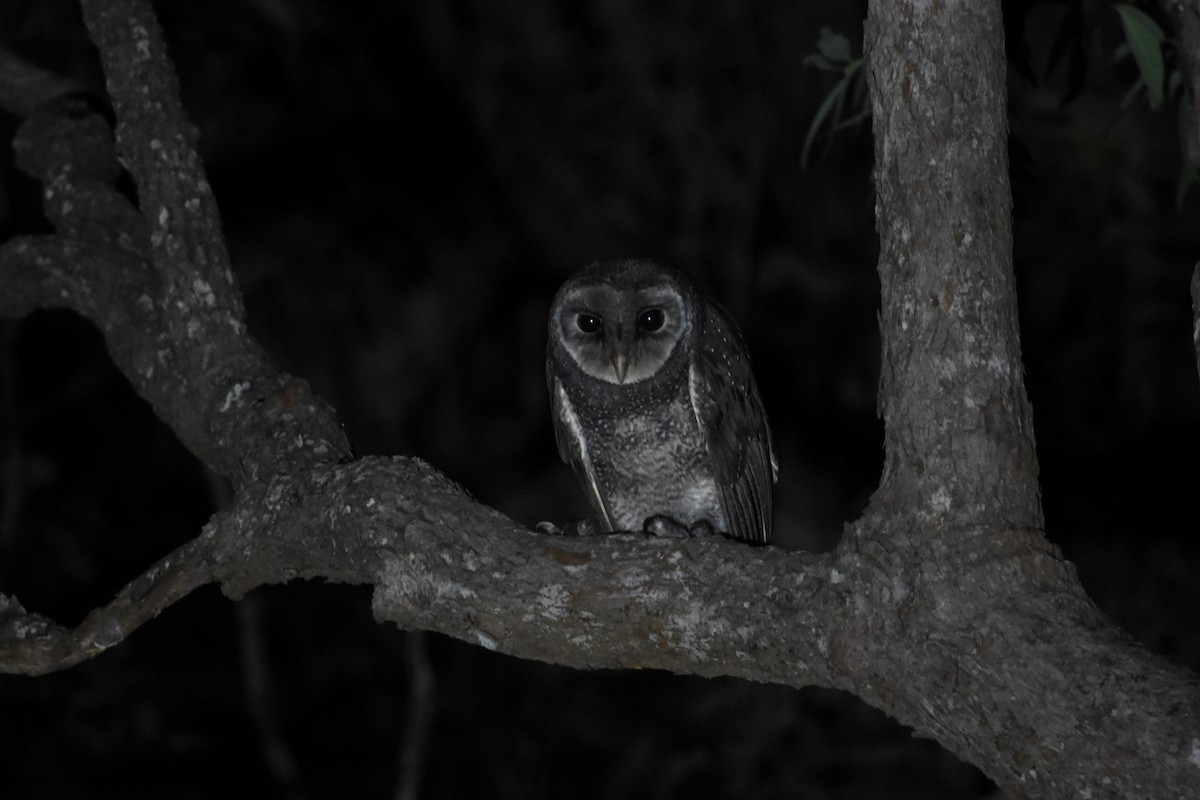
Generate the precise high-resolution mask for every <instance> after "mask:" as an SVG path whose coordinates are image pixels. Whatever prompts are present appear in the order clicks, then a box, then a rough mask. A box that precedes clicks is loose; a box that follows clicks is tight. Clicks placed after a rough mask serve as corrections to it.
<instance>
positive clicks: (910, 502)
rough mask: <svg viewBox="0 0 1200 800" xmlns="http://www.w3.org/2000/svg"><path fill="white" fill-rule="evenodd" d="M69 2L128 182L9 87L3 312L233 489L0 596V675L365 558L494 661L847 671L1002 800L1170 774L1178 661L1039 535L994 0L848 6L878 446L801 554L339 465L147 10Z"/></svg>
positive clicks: (1186, 746) (1174, 780)
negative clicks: (171, 610)
mask: <svg viewBox="0 0 1200 800" xmlns="http://www.w3.org/2000/svg"><path fill="white" fill-rule="evenodd" d="M84 6H85V16H86V19H87V21H88V24H89V26H90V29H91V32H92V35H93V37H94V39H95V41H96V43H97V45H98V47H99V48H100V51H101V53H102V54H103V56H104V63H105V68H106V70H107V73H108V77H109V81H110V92H111V94H112V96H113V99H114V105H115V107H116V111H117V116H118V127H117V140H116V147H117V148H118V149H119V151H120V154H121V157H122V159H123V160H124V162H125V163H126V164H127V165H129V169H130V172H131V173H132V175H133V177H134V179H135V181H136V182H137V185H138V195H139V198H140V202H141V206H140V208H134V207H133V206H131V205H129V203H128V202H127V200H126V199H125V197H124V196H123V195H121V194H120V193H117V192H115V191H113V190H112V188H111V186H110V185H109V184H110V181H111V180H112V178H113V176H114V175H115V174H116V170H117V167H116V163H117V162H116V160H115V153H114V146H113V142H112V140H111V138H110V137H109V136H108V133H107V129H106V128H105V127H104V125H103V124H102V120H101V119H100V118H99V117H97V116H80V115H79V114H78V113H77V112H71V113H66V111H68V110H64V109H61V108H56V107H54V106H50V107H47V108H43V109H42V110H41V111H39V112H37V113H36V114H35V115H34V116H33V117H31V119H30V120H29V121H28V122H27V123H26V125H25V126H24V127H23V128H22V131H21V133H20V134H19V137H18V142H17V147H18V152H19V153H20V157H21V163H22V164H23V166H24V168H25V169H26V170H27V171H29V172H30V173H31V174H34V175H36V176H37V177H38V178H39V179H41V180H43V181H44V183H45V184H46V185H47V187H48V188H51V189H53V192H52V194H51V196H52V197H53V200H54V202H52V203H48V204H47V209H46V210H47V216H48V217H49V218H50V219H51V221H52V222H53V223H54V224H55V226H56V230H57V233H56V234H55V235H53V236H46V237H38V238H24V239H18V240H13V241H10V242H8V243H6V244H5V245H4V246H3V247H2V248H0V283H2V284H3V285H4V289H5V290H4V292H2V293H0V313H3V314H5V315H10V316H16V315H20V314H24V313H27V312H28V311H29V310H30V309H32V308H35V307H42V306H62V307H68V308H73V309H75V310H77V311H78V312H79V313H81V314H83V315H85V316H87V317H88V318H89V319H92V320H93V321H95V322H96V324H97V325H98V326H99V327H100V328H101V330H103V331H104V334H105V336H106V338H107V341H108V344H109V348H110V350H111V352H112V354H113V359H114V361H115V362H116V363H117V364H118V366H120V367H121V369H122V370H123V371H124V372H125V374H126V375H127V376H128V377H129V380H130V381H131V383H132V384H133V385H134V387H135V388H136V389H137V390H138V391H139V392H140V393H141V394H142V395H143V396H145V397H146V398H147V399H149V400H150V402H151V403H152V404H153V405H154V408H155V410H156V411H157V413H158V414H159V415H160V416H161V417H162V418H163V420H164V421H166V422H167V423H168V424H169V425H171V426H172V428H173V429H174V430H175V431H176V432H177V433H178V434H179V436H180V438H181V440H182V441H184V442H185V443H186V444H187V445H188V446H189V447H190V448H191V449H192V451H193V452H194V453H196V455H197V456H198V457H199V458H201V459H202V460H204V461H205V463H206V464H208V465H209V466H210V467H211V468H213V469H214V470H216V471H217V472H219V473H221V474H224V475H226V476H228V477H230V478H231V479H232V481H233V483H234V486H235V489H236V496H235V499H234V501H233V503H232V504H231V506H230V507H229V508H227V509H225V510H223V511H221V512H219V513H218V514H216V515H215V516H214V517H213V519H212V520H211V521H210V522H209V524H208V525H207V526H206V527H205V529H204V531H203V532H202V533H201V534H200V536H198V537H197V538H196V539H195V540H194V541H192V542H190V543H189V544H187V545H185V546H184V547H182V548H180V550H178V551H177V552H175V553H172V554H171V555H169V556H167V557H166V558H164V559H163V560H162V561H161V562H159V563H158V564H155V565H153V566H152V567H151V568H150V569H149V570H147V572H146V573H145V574H144V575H143V576H141V577H139V578H138V579H136V580H134V581H133V582H131V583H130V584H129V585H128V586H127V587H126V588H125V590H123V591H122V592H121V594H120V595H119V596H118V597H117V599H116V600H115V601H114V602H113V603H112V604H111V605H109V606H107V607H105V608H102V609H98V610H97V611H95V612H93V614H92V615H90V616H89V617H88V618H87V619H86V620H85V621H84V622H83V623H82V624H81V625H80V626H78V627H77V628H74V629H66V628H62V627H60V626H58V625H56V624H55V623H54V622H52V621H50V620H47V619H45V618H43V617H40V616H38V615H36V614H32V613H28V612H26V611H25V610H24V609H23V608H22V607H21V606H20V604H19V603H18V602H17V601H16V599H15V598H0V669H3V670H4V671H9V672H24V673H40V672H46V671H49V670H54V669H61V668H63V667H66V666H69V665H71V664H74V663H78V662H79V661H81V660H83V659H85V658H89V657H91V656H93V655H95V654H97V653H99V652H102V651H103V650H104V649H106V648H108V647H112V646H115V645H117V644H119V643H120V642H121V641H123V639H124V638H125V637H126V636H128V635H129V633H130V632H131V631H132V630H133V629H135V628H136V627H137V626H138V625H140V624H142V623H143V622H146V621H148V620H150V619H152V618H153V617H154V616H155V615H156V614H157V613H158V612H159V611H161V610H162V609H163V608H165V607H166V606H168V605H170V604H171V603H173V602H174V601H175V600H177V599H178V598H179V597H182V596H183V595H185V594H186V593H187V592H189V591H191V590H192V589H193V588H194V587H196V586H198V585H201V584H203V583H206V582H212V581H216V582H219V583H220V584H221V585H222V588H223V589H224V590H225V591H226V593H227V594H229V595H230V596H234V597H237V596H240V595H241V594H244V593H245V592H246V591H249V590H250V589H252V588H254V587H255V586H258V585H260V584H263V583H272V582H284V581H287V580H291V579H293V578H296V577H317V576H320V577H325V578H329V579H332V580H337V581H346V582H355V583H368V584H371V585H373V586H374V587H375V595H374V601H373V604H374V609H375V612H376V615H377V616H378V617H379V618H380V619H381V620H389V621H392V622H395V623H396V624H397V625H399V626H401V627H404V628H408V629H428V630H436V631H440V632H443V633H446V634H449V635H452V636H456V637H459V638H461V639H465V640H467V641H472V642H476V643H478V644H480V645H482V646H484V647H488V648H494V649H499V650H503V651H505V652H508V653H512V654H515V655H518V656H522V657H525V658H531V659H538V660H543V661H549V662H555V663H560V664H568V665H572V666H581V667H610V668H622V667H633V666H637V667H657V668H662V669H668V670H673V671H676V672H689V673H698V674H703V675H737V676H741V677H744V678H748V679H751V680H757V681H769V682H775V683H782V684H787V685H792V686H805V685H810V684H818V685H824V686H836V687H840V688H846V689H849V690H851V691H853V692H855V693H856V694H858V695H859V696H860V697H863V698H864V699H866V700H867V701H868V702H871V703H872V704H874V705H877V706H879V707H880V708H882V709H884V710H885V711H887V712H888V713H891V714H893V715H894V716H896V717H897V718H899V719H900V720H902V721H904V722H905V723H907V724H910V725H912V726H913V727H914V728H915V729H916V730H917V732H918V733H920V734H922V735H927V736H931V737H933V738H936V739H937V740H938V741H940V742H941V743H942V744H944V745H945V746H947V747H948V748H950V749H951V750H953V751H955V752H957V753H958V754H960V755H961V756H963V757H964V758H966V759H967V760H968V761H971V762H972V763H974V764H976V765H978V766H980V767H981V768H982V769H983V770H984V771H985V772H987V774H989V775H990V776H992V777H993V778H994V779H995V780H996V781H997V782H998V783H999V784H1000V785H1001V786H1003V787H1004V788H1005V789H1006V790H1007V791H1009V792H1010V793H1011V794H1013V795H1016V796H1028V797H1097V798H1098V797H1186V796H1194V795H1195V791H1196V787H1197V786H1200V688H1198V686H1197V682H1196V679H1195V678H1194V676H1191V675H1189V674H1187V673H1186V672H1184V671H1183V670H1180V669H1177V668H1174V667H1171V666H1170V665H1168V664H1165V663H1163V662H1162V661H1161V660H1159V659H1156V658H1154V657H1152V656H1150V655H1148V654H1147V653H1146V652H1144V651H1143V650H1142V649H1141V648H1139V647H1137V646H1136V645H1135V644H1134V643H1133V642H1131V641H1130V640H1129V639H1128V637H1127V636H1125V635H1124V634H1123V633H1121V632H1120V631H1119V630H1117V629H1115V628H1113V627H1112V626H1111V625H1110V624H1108V623H1107V622H1106V621H1105V620H1104V619H1103V618H1102V616H1101V615H1100V614H1099V613H1098V612H1097V610H1096V609H1095V607H1094V606H1093V605H1092V603H1091V602H1090V601H1089V600H1088V598H1087V597H1086V596H1085V595H1084V593H1083V591H1082V589H1081V588H1080V586H1079V583H1078V581H1077V580H1076V576H1075V574H1074V570H1073V569H1072V567H1071V565H1070V564H1068V563H1067V562H1065V561H1064V560H1063V559H1062V557H1061V556H1060V554H1059V553H1058V551H1057V550H1056V549H1055V548H1054V547H1053V546H1051V545H1050V544H1049V543H1048V542H1047V541H1046V540H1045V538H1044V536H1043V535H1042V531H1041V528H1042V517H1041V510H1040V506H1039V502H1038V495H1037V464H1036V460H1035V456H1034V444H1033V434H1032V426H1031V422H1030V410H1029V404H1028V401H1027V399H1026V396H1025V392H1024V388H1023V385H1022V376H1021V361H1020V354H1019V351H1020V348H1019V341H1018V337H1017V326H1016V314H1015V307H1014V306H1015V300H1014V297H1015V295H1014V292H1013V278H1012V270H1011V263H1010V262H1011V246H1010V236H1011V234H1010V217H1009V202H1010V200H1009V193H1008V184H1007V178H1006V174H1007V165H1006V159H1005V127H1006V126H1005V116H1004V63H1003V40H1002V37H1003V30H1002V27H1001V24H1000V10H999V3H998V2H995V1H994V0H992V1H990V2H966V0H956V1H953V2H940V3H933V4H929V3H917V2H911V3H882V2H876V3H873V4H872V5H871V9H870V17H869V20H868V26H867V43H866V50H867V55H868V58H869V63H870V65H871V73H870V74H871V91H872V100H873V105H874V112H875V126H876V154H877V161H878V164H877V170H876V175H877V184H878V195H879V208H878V218H879V232H880V237H881V244H882V248H881V249H882V255H881V258H880V265H879V271H880V278H881V284H882V287H883V305H882V313H881V318H880V333H881V336H882V338H883V354H884V365H883V379H882V381H881V386H880V408H881V412H882V413H883V416H884V419H885V422H886V425H887V434H886V447H887V454H886V470H885V475H884V478H883V481H882V483H881V485H880V487H879V490H878V491H877V493H876V494H875V496H874V498H873V500H872V503H871V505H870V507H869V508H868V510H867V512H866V513H865V514H864V516H863V518H862V519H860V520H858V521H857V522H856V523H854V524H853V525H851V526H849V527H848V529H847V532H846V536H845V537H844V540H843V541H842V543H841V544H840V546H839V547H838V548H837V550H836V551H835V552H834V553H831V554H824V555H813V554H805V553H785V552H781V551H778V550H775V549H772V548H750V547H746V546H743V545H739V544H735V543H730V542H724V541H685V542H663V541H653V540H649V541H648V540H645V539H643V538H641V537H600V538H596V539H568V538H557V537H550V536H546V535H541V534H536V533H533V532H530V531H527V530H524V529H523V528H522V527H521V526H519V525H517V524H516V523H514V522H513V521H511V520H509V519H507V518H506V517H504V516H503V515H501V514H499V513H498V512H495V511H493V510H491V509H489V508H486V507H484V506H481V505H480V504H478V503H476V502H474V501H473V500H472V499H471V498H470V497H469V496H468V495H466V494H465V493H464V492H462V491H461V490H460V489H459V488H458V487H457V486H455V485H454V484H453V483H451V482H450V481H448V480H447V479H446V478H445V477H443V476H442V475H440V474H439V473H438V472H437V471H436V470H434V469H433V468H432V467H430V466H428V465H426V464H423V463H422V462H419V461H417V460H414V459H405V458H395V459H380V458H371V459H358V460H352V459H350V458H349V456H348V445H347V443H346V442H345V439H344V437H343V436H342V434H341V432H340V430H339V429H338V426H337V421H336V418H335V417H334V416H333V414H332V413H331V411H330V409H329V408H328V407H327V406H326V405H325V404H323V403H322V402H320V401H319V399H317V398H314V397H313V396H312V395H311V393H310V392H309V391H308V390H307V387H306V385H305V384H304V383H303V382H302V381H299V380H297V379H295V378H292V377H291V376H288V375H285V374H283V373H280V372H278V371H277V370H275V369H274V368H273V367H272V366H271V365H270V363H269V362H268V361H267V359H266V358H265V357H264V356H263V355H262V352H261V349H260V348H259V347H258V345H257V344H256V343H255V342H254V341H253V340H252V339H251V338H250V337H249V336H248V335H247V334H246V331H245V326H244V324H243V312H242V308H241V301H240V297H239V295H238V292H237V290H236V286H235V285H234V284H233V281H232V278H231V277H230V276H231V274H232V273H231V272H230V271H229V269H228V264H227V258H226V256H225V251H224V247H223V245H221V243H220V234H219V230H220V226H219V220H218V219H217V216H216V209H215V205H213V203H212V202H211V197H210V196H209V194H208V187H207V182H206V181H205V179H204V174H203V170H202V168H201V166H200V164H199V161H198V159H197V158H196V156H195V153H194V152H193V150H192V148H191V144H190V142H189V140H188V135H187V133H186V131H187V129H188V128H187V122H186V120H185V119H184V118H183V114H182V110H181V108H180V107H179V103H178V97H177V95H176V90H175V86H174V80H173V78H171V76H170V68H169V65H168V64H167V61H166V57H165V55H164V52H163V48H162V44H161V35H160V32H159V31H158V28H157V23H156V22H155V21H154V19H153V16H152V15H151V13H150V10H149V4H148V3H147V2H146V0H86V2H85V3H84ZM146 87H149V91H148V92H147V91H146ZM2 88H3V82H0V90H2ZM64 201H69V202H64Z"/></svg>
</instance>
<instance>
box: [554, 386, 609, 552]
mask: <svg viewBox="0 0 1200 800" xmlns="http://www.w3.org/2000/svg"><path fill="white" fill-rule="evenodd" d="M547 378H548V382H549V384H550V406H551V411H552V414H551V416H553V417H554V439H555V441H557V442H558V454H559V456H561V457H562V460H563V461H565V462H567V463H568V464H570V465H571V469H573V470H575V474H576V475H578V476H579V480H580V482H582V483H583V485H584V487H585V489H586V491H587V498H588V502H589V503H590V504H591V506H592V508H593V509H594V510H595V512H596V513H597V514H598V515H599V516H600V524H601V525H603V526H604V529H605V530H606V531H610V532H611V531H612V530H613V524H612V517H610V516H609V513H608V509H607V508H606V507H605V505H604V498H603V496H601V494H600V486H599V485H598V484H597V483H596V472H595V470H594V469H593V467H592V458H591V456H590V455H589V454H588V446H587V437H586V436H584V432H583V426H582V425H580V423H579V417H578V416H577V415H576V414H575V409H574V408H573V407H572V406H571V400H570V398H568V397H567V393H566V391H565V390H564V389H563V386H562V382H561V381H559V379H558V378H556V377H554V376H553V375H548V376H547Z"/></svg>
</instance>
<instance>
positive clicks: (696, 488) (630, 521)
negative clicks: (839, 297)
mask: <svg viewBox="0 0 1200 800" xmlns="http://www.w3.org/2000/svg"><path fill="white" fill-rule="evenodd" d="M549 338H550V341H549V346H548V347H547V361H546V378H547V382H548V383H549V387H550V405H551V409H552V412H553V416H554V428H555V436H556V438H557V440H558V452H559V455H561V456H562V458H563V461H566V462H568V463H570V465H571V466H572V468H574V470H575V473H576V474H577V475H578V477H579V480H580V482H581V483H582V484H583V487H584V491H585V492H586V494H587V496H588V501H589V502H590V504H591V506H592V508H593V510H594V511H595V512H596V514H597V515H598V517H599V522H600V524H601V525H602V526H603V527H604V529H605V530H607V531H631V530H643V529H644V530H646V531H648V532H654V533H660V534H661V533H670V534H673V535H686V534H687V532H688V531H691V532H700V531H707V530H714V531H718V532H720V533H723V534H725V535H727V536H731V537H734V538H737V539H743V540H746V541H750V542H762V543H765V542H767V541H768V540H769V539H770V536H771V484H772V483H773V482H774V480H775V474H776V470H777V467H776V464H775V455H774V453H773V452H772V447H771V434H770V430H769V429H768V427H767V418H766V415H765V414H764V413H763V406H762V400H761V398H760V397H759V394H758V387H757V385H756V384H755V383H754V376H753V375H752V374H751V372H750V359H749V357H748V356H747V355H746V350H745V347H744V346H743V345H742V341H741V338H740V337H739V336H738V332H737V328H736V327H735V326H734V324H733V322H732V320H731V319H730V318H729V316H728V314H727V313H726V312H725V311H724V310H723V309H721V308H720V307H719V306H717V305H716V304H714V303H712V302H710V301H708V300H707V299H705V297H704V296H703V295H702V294H701V293H700V291H699V289H698V288H697V287H696V285H695V284H694V283H693V282H692V281H691V280H690V279H688V277H687V276H686V275H684V274H682V273H681V272H678V271H677V270H675V269H672V268H671V267H668V266H666V265H664V264H659V263H656V262H653V261H645V260H618V261H598V262H596V263H593V264H590V265H588V266H586V267H584V268H583V269H582V270H580V271H579V272H577V273H576V274H575V275H573V276H572V277H571V278H570V279H569V280H568V281H567V282H566V283H565V284H563V286H562V288H561V289H559V291H558V294H557V295H556V296H555V298H554V305H553V307H552V308H551V310H550V321H549Z"/></svg>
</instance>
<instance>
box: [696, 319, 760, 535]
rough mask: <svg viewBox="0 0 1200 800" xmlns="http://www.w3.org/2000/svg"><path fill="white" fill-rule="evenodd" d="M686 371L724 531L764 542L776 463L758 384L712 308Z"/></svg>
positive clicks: (736, 340) (730, 330)
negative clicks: (718, 500) (721, 509)
mask: <svg viewBox="0 0 1200 800" xmlns="http://www.w3.org/2000/svg"><path fill="white" fill-rule="evenodd" d="M701 339H702V341H701V342H699V344H698V346H697V347H696V349H695V351H694V353H693V355H692V361H691V367H690V370H689V372H688V390H689V392H690V394H691V401H692V410H693V411H694V412H695V414H696V421H697V422H698V423H699V425H700V435H701V437H702V438H703V439H704V444H705V446H706V448H707V449H708V455H709V458H711V459H712V465H713V473H714V475H715V477H716V483H717V494H718V495H719V496H720V498H721V506H722V508H723V509H724V511H725V519H726V525H727V527H728V528H729V530H727V531H725V533H728V534H729V535H730V536H733V537H735V538H737V539H744V540H746V541H751V542H759V543H762V544H765V543H766V542H767V541H769V540H770V537H771V519H772V513H773V512H772V496H771V485H772V484H773V483H774V482H775V476H776V473H777V472H778V466H777V465H776V463H775V452H774V448H773V446H772V444H771V430H770V427H769V426H768V424H767V415H766V412H765V411H764V410H763V404H762V398H761V397H760V396H759V394H758V386H757V385H756V384H755V382H754V375H753V374H752V373H751V371H750V359H749V358H748V357H747V356H746V352H745V349H744V348H743V346H742V342H741V339H740V337H739V336H738V333H737V329H736V328H735V327H734V325H733V323H732V322H731V321H729V320H728V319H726V318H725V317H724V315H723V314H722V313H721V312H720V311H719V310H718V309H716V308H713V310H712V312H711V313H709V314H708V315H707V318H706V319H705V325H704V332H703V335H702V337H701Z"/></svg>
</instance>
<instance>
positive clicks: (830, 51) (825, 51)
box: [817, 28, 850, 64]
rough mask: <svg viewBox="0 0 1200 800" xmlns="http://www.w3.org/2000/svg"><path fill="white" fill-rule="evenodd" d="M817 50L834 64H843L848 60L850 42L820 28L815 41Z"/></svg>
mask: <svg viewBox="0 0 1200 800" xmlns="http://www.w3.org/2000/svg"><path fill="white" fill-rule="evenodd" d="M817 50H819V51H820V53H821V55H823V56H825V58H826V59H828V60H829V61H832V62H833V63H834V64H845V63H846V62H847V61H849V60H850V40H849V39H847V38H846V37H845V36H843V35H842V34H840V33H835V32H833V31H832V30H830V29H829V28H821V37H820V38H819V39H817Z"/></svg>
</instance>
